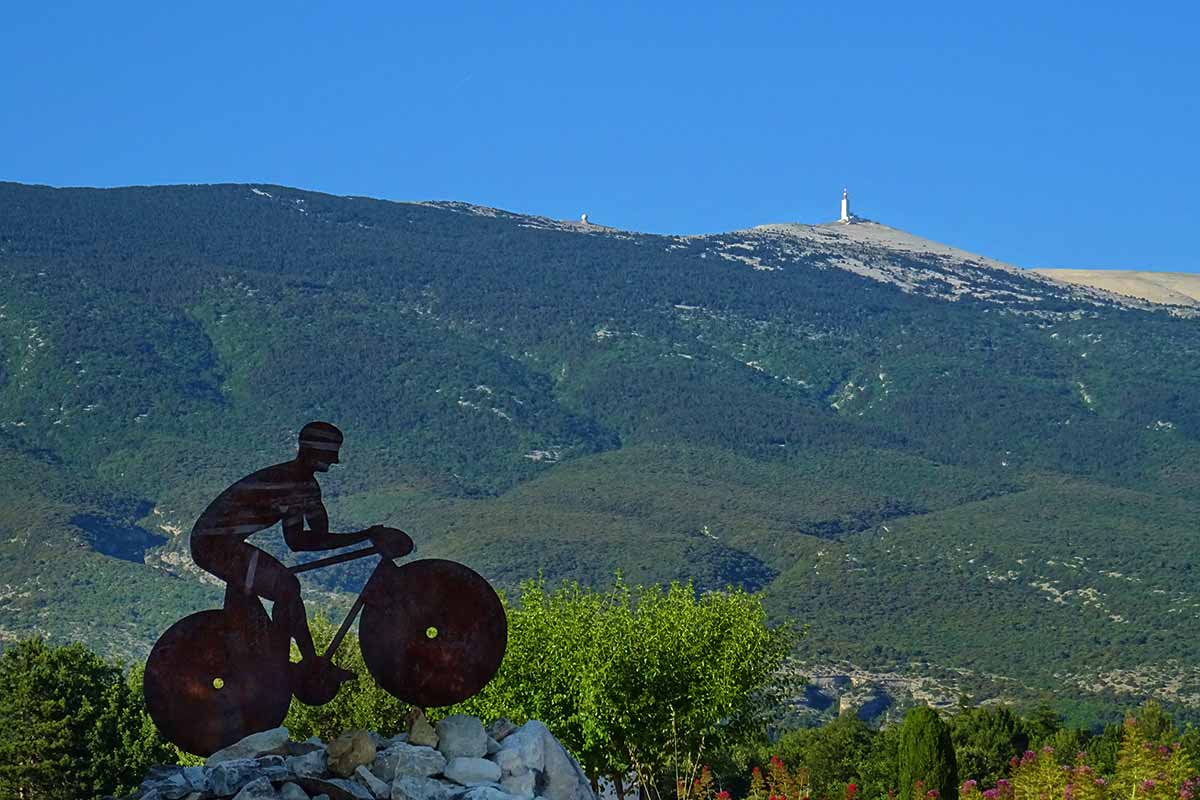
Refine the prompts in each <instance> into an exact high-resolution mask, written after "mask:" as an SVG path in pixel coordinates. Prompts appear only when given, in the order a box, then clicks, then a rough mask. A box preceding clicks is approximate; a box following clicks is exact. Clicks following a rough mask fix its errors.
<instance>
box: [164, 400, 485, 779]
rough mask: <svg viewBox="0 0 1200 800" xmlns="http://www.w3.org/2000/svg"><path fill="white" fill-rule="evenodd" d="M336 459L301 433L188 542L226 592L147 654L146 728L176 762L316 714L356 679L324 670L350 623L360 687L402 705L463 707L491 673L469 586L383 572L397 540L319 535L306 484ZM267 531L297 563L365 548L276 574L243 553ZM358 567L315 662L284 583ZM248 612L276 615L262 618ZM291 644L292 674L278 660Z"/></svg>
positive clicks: (458, 569)
mask: <svg viewBox="0 0 1200 800" xmlns="http://www.w3.org/2000/svg"><path fill="white" fill-rule="evenodd" d="M341 445H342V433H341V431H339V430H338V429H337V428H336V427H334V426H333V425H331V424H329V423H328V422H310V423H309V424H307V425H305V426H304V428H303V429H301V431H300V447H299V452H298V453H297V455H296V458H294V459H293V460H291V461H286V462H284V463H282V464H276V465H274V466H271V467H267V468H265V469H261V470H259V471H257V472H255V473H253V474H251V475H247V476H246V477H245V478H242V479H241V480H239V481H237V482H236V483H234V484H233V485H232V486H230V487H229V488H228V489H226V490H225V491H223V492H221V494H220V495H218V496H217V499H215V500H213V501H212V503H210V504H209V506H208V508H207V509H205V511H204V513H203V514H201V515H200V519H199V520H197V522H196V525H195V527H193V528H192V536H191V548H192V557H193V558H194V559H195V561H196V564H198V565H199V566H200V567H201V568H203V569H204V570H206V571H208V572H210V573H212V574H213V575H215V576H217V577H218V578H221V579H222V580H223V581H225V584H226V587H225V602H224V607H223V608H221V609H219V610H211V611H200V612H197V613H195V614H192V615H190V616H187V617H184V618H183V619H181V620H180V621H179V622H176V623H175V624H174V625H172V626H171V627H170V628H168V629H167V631H166V632H165V633H164V634H163V635H162V636H161V637H159V640H158V641H157V642H156V643H155V645H154V648H153V650H151V652H150V657H149V659H148V660H147V662H146V676H145V681H144V691H145V696H146V708H147V710H148V711H149V712H150V716H151V718H152V719H153V720H154V723H155V724H156V725H157V726H158V729H159V731H161V732H162V734H163V736H165V737H166V738H167V739H169V740H170V741H172V742H174V743H175V744H177V745H178V746H179V747H180V748H182V749H184V750H186V751H188V752H191V753H195V754H197V755H205V756H206V755H210V754H212V753H213V752H216V751H217V750H219V749H221V748H222V747H226V746H228V745H230V744H232V743H234V742H236V741H238V740H239V739H241V738H242V737H244V736H246V735H248V734H250V733H254V732H256V731H261V730H267V729H269V728H273V727H276V726H278V725H279V724H280V723H281V722H282V721H283V718H284V717H285V716H286V715H287V709H288V705H289V704H290V702H291V699H292V696H293V695H294V696H295V697H296V698H297V699H298V700H300V701H301V702H303V703H307V704H309V705H323V704H324V703H328V702H329V701H330V700H332V699H333V698H334V696H336V695H337V692H338V690H339V688H340V687H341V685H342V684H343V683H345V682H346V681H348V680H354V678H355V677H356V676H355V675H354V673H352V672H349V671H347V670H344V669H342V668H340V667H338V666H336V665H335V664H334V663H333V662H332V660H331V659H332V657H333V655H334V654H335V653H336V652H337V649H338V647H339V646H340V645H341V643H342V640H343V639H344V638H345V636H346V634H347V632H348V631H349V630H350V626H351V625H352V624H353V622H354V620H355V618H357V617H358V615H359V614H360V613H361V614H362V621H361V622H360V624H359V644H360V646H361V648H362V654H363V661H364V662H365V663H366V665H367V669H368V670H369V671H370V673H371V676H372V677H373V678H374V679H375V681H376V682H377V683H378V684H379V685H380V686H381V687H383V689H384V690H386V691H387V692H389V693H390V694H392V695H394V696H395V697H397V698H399V699H401V700H404V701H406V702H409V703H412V704H413V705H416V706H421V707H429V706H442V705H450V704H452V703H457V702H460V701H462V700H465V699H466V698H468V697H471V696H472V695H474V694H475V693H477V692H478V691H479V690H480V689H482V688H483V687H484V685H486V684H487V682H488V681H489V680H491V677H492V676H493V675H494V674H495V673H496V670H497V669H498V668H499V666H500V662H501V660H502V659H503V658H504V649H505V646H506V644H507V637H508V626H507V621H506V619H505V616H504V609H503V606H501V604H500V599H499V597H497V595H496V592H495V591H494V590H493V589H492V587H491V586H490V585H489V584H488V583H487V581H486V580H484V579H483V578H482V577H481V576H480V575H478V574H477V573H476V572H474V571H473V570H471V569H469V568H468V567H466V566H464V565H462V564H458V563H456V562H453V561H445V560H442V559H424V560H420V561H411V562H408V563H406V564H404V565H403V566H397V565H396V564H394V563H393V559H396V558H402V557H404V556H406V555H409V554H410V553H411V552H412V551H413V549H414V548H413V541H412V539H411V538H409V536H408V534H406V533H405V532H404V531H401V530H398V529H396V528H388V527H385V526H382V525H373V526H371V527H370V528H367V529H366V530H362V531H357V532H354V533H330V531H329V517H328V515H327V514H326V512H325V506H324V505H323V504H322V502H321V488H320V486H319V485H318V484H317V481H316V473H318V472H327V471H328V470H329V467H330V465H332V464H337V463H339V459H338V452H339V450H340V449H341ZM276 523H282V526H283V538H284V541H285V542H286V543H287V545H288V547H290V548H291V549H292V550H295V551H312V550H331V549H335V548H341V547H346V546H349V545H354V544H360V543H362V542H366V541H370V542H371V546H370V547H366V548H361V549H358V550H353V551H351V552H348V553H341V554H338V555H334V556H329V557H327V558H323V559H318V560H316V561H310V562H308V563H304V564H299V565H297V566H294V567H286V566H284V565H283V564H282V563H280V562H279V561H278V560H277V559H275V558H274V557H272V556H271V555H269V554H268V553H266V552H264V551H262V550H259V549H258V548H257V547H254V546H253V545H251V544H250V543H249V542H248V541H247V539H248V538H249V537H250V536H252V535H253V534H255V533H257V532H259V531H262V530H264V529H267V528H270V527H272V526H274V525H275V524H276ZM370 555H381V556H383V558H382V559H381V560H380V562H379V564H378V565H377V566H376V567H375V570H374V571H373V572H372V573H371V577H370V578H369V579H368V580H367V583H366V585H365V586H364V588H363V590H362V592H361V593H360V594H359V596H358V597H357V598H356V599H355V601H354V605H353V606H352V607H351V609H350V612H349V614H347V615H346V619H345V620H344V621H343V622H342V625H341V627H340V628H339V629H338V632H337V634H336V635H335V636H334V638H333V641H332V642H330V644H329V647H328V648H327V649H326V651H325V652H324V653H323V654H321V655H318V654H317V652H316V648H315V647H314V645H313V640H312V634H311V633H310V632H309V629H308V619H307V616H306V614H305V609H304V601H303V600H302V599H301V597H300V582H299V580H297V578H296V574H297V573H300V572H305V571H308V570H312V569H319V568H321V567H327V566H330V565H332V564H338V563H342V562H344V561H349V560H352V559H355V558H362V557H364V556H370ZM260 598H265V599H267V600H271V601H272V602H273V603H274V605H273V607H272V614H271V616H270V617H268V616H267V613H266V610H265V609H264V608H263V605H262V601H261V600H260ZM293 639H294V640H295V642H296V646H297V648H298V649H299V651H300V656H301V660H300V661H299V662H292V661H291V660H290V650H291V641H292V640H293Z"/></svg>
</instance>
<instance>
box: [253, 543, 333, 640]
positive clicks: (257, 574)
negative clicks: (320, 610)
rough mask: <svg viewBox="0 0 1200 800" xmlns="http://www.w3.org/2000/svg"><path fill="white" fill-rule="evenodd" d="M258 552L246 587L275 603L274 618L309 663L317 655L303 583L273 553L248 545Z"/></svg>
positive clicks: (255, 554) (254, 556)
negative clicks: (294, 641) (302, 588)
mask: <svg viewBox="0 0 1200 800" xmlns="http://www.w3.org/2000/svg"><path fill="white" fill-rule="evenodd" d="M246 547H248V548H249V549H250V550H252V551H254V552H253V553H252V554H251V555H250V559H249V561H248V563H247V565H246V575H245V578H244V580H245V583H246V585H247V586H249V587H252V588H251V591H253V592H254V594H256V595H258V596H259V597H265V598H266V599H268V600H270V601H272V602H273V603H274V604H275V607H274V608H273V609H272V611H271V617H272V618H273V619H274V621H275V624H276V625H279V626H282V627H283V628H284V630H286V631H287V632H288V634H289V635H290V636H291V637H292V638H293V639H295V640H296V646H297V647H298V648H300V657H301V658H302V659H303V660H305V661H307V660H309V659H310V658H314V657H315V656H316V654H317V651H316V647H315V646H314V645H313V639H312V633H311V632H310V631H309V630H308V615H307V613H306V612H305V610H304V600H303V599H302V598H301V597H300V581H299V580H297V578H296V576H295V575H293V574H292V573H291V572H289V571H288V568H287V567H285V566H284V565H283V564H281V563H279V561H277V560H276V559H275V558H274V557H273V556H271V555H270V554H269V553H265V552H263V551H262V550H259V549H258V548H256V547H252V546H250V545H246Z"/></svg>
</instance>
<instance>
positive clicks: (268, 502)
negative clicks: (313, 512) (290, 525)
mask: <svg viewBox="0 0 1200 800" xmlns="http://www.w3.org/2000/svg"><path fill="white" fill-rule="evenodd" d="M320 505H321V487H320V486H319V485H318V484H317V481H316V479H315V478H314V477H313V476H312V473H311V472H310V471H307V470H305V469H304V468H303V467H301V466H300V465H299V464H297V463H296V462H294V461H288V462H286V463H283V464H276V465H275V466H272V467H267V468H265V469H260V470H258V471H257V472H255V473H253V474H251V475H247V476H246V477H244V478H242V479H241V480H239V481H238V482H237V483H235V484H233V485H232V486H230V487H229V488H228V489H226V490H225V491H223V492H221V494H219V495H217V499H215V500H213V501H212V502H211V503H209V505H208V508H206V509H205V510H204V513H203V514H201V515H200V519H198V520H196V524H195V526H194V527H193V528H192V536H193V538H194V537H197V536H201V537H204V538H205V539H209V540H211V539H216V538H220V539H222V540H225V539H228V540H236V541H241V540H244V539H246V538H247V537H248V536H250V535H252V534H254V533H256V532H258V531H261V530H263V529H264V528H269V527H271V526H272V525H274V524H275V523H277V522H279V521H280V520H281V519H283V518H284V517H285V516H288V515H292V514H297V513H303V512H304V511H306V510H308V509H310V508H314V507H319V506H320Z"/></svg>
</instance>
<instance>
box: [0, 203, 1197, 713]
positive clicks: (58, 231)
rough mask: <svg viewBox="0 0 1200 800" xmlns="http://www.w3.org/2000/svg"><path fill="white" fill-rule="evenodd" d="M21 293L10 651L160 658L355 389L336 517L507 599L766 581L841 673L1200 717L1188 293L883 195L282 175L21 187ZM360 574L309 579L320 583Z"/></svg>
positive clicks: (4, 486)
mask: <svg viewBox="0 0 1200 800" xmlns="http://www.w3.org/2000/svg"><path fill="white" fill-rule="evenodd" d="M0 285H2V286H3V290H2V291H0V498H2V500H3V502H0V637H3V638H4V639H6V640H12V639H14V638H16V637H20V636H24V635H28V634H31V633H35V632H36V633H41V634H44V635H48V636H50V637H52V638H55V639H60V640H62V639H78V640H82V641H85V642H87V643H88V644H89V645H91V646H93V647H95V648H97V649H99V650H101V651H103V652H105V653H107V654H109V655H113V656H119V657H125V658H140V657H144V655H145V653H146V652H147V651H148V649H149V646H150V645H151V644H152V643H153V641H154V639H155V638H156V637H157V635H158V634H159V633H160V632H161V631H162V630H164V629H165V628H166V627H167V626H168V625H169V624H170V623H171V622H172V621H173V620H174V619H176V618H178V617H179V616H182V615H183V614H185V613H188V612H190V611H193V610H198V609H201V608H205V607H211V606H213V605H215V604H217V603H219V602H220V589H219V587H218V586H216V585H215V583H214V582H213V581H212V580H211V579H206V578H207V576H204V575H202V574H200V573H199V572H198V570H197V568H195V567H194V565H192V564H191V560H190V556H189V555H188V548H187V533H188V531H189V530H190V528H191V525H192V523H193V522H194V521H195V518H196V517H197V516H198V515H199V513H200V512H201V511H202V510H203V509H204V507H205V506H206V504H207V503H208V502H209V501H210V500H211V499H212V498H213V497H215V496H216V494H217V493H218V492H220V491H221V490H222V489H223V488H225V486H227V485H228V484H230V483H231V482H232V481H234V480H236V479H237V478H239V477H241V476H243V475H245V474H248V473H249V472H251V471H253V470H255V469H257V468H260V467H263V466H266V465H268V464H272V463H276V462H279V461H283V460H286V459H288V458H290V457H291V456H292V455H293V454H294V448H295V437H296V433H297V431H298V430H299V428H300V427H301V426H302V425H303V424H304V423H305V422H308V421H309V420H312V419H326V420H329V421H331V422H334V423H335V424H337V425H339V426H340V427H341V428H342V430H344V431H345V433H346V443H345V446H344V449H343V451H342V455H341V461H342V463H341V464H340V465H339V466H337V467H335V468H334V469H333V471H331V472H330V473H329V474H327V475H324V476H322V477H321V484H322V487H323V491H324V494H325V500H326V505H327V507H328V509H329V512H330V518H331V520H332V524H333V527H334V529H336V530H353V529H357V528H361V527H365V526H367V525H370V524H372V523H384V524H390V525H395V526H398V527H402V528H404V529H405V530H406V531H408V532H409V533H410V534H412V536H413V538H414V539H415V540H416V541H417V543H418V547H419V553H418V555H420V556H437V557H447V558H454V559H457V560H460V561H463V562H464V563H467V564H468V565H470V566H472V567H473V568H475V569H477V570H478V571H480V572H481V573H483V574H484V575H486V576H487V577H488V578H489V579H491V580H493V581H494V582H496V583H497V584H498V585H500V586H501V587H502V588H503V587H511V586H513V585H514V584H516V583H517V582H519V581H521V580H523V579H527V578H530V577H533V576H536V575H538V574H542V575H544V576H545V578H546V579H547V580H550V581H558V580H560V579H569V580H579V581H583V582H587V583H592V584H603V583H606V582H608V581H611V580H612V577H613V575H614V574H615V573H616V572H618V571H619V572H620V573H621V574H622V575H623V576H624V577H625V578H626V579H628V580H630V581H634V582H648V581H671V580H692V581H694V582H695V584H696V586H697V588H698V589H700V590H702V591H708V590H716V589H720V588H722V587H724V586H727V585H735V586H741V587H745V588H748V589H752V590H756V591H757V590H761V591H763V592H764V593H765V596H766V598H767V602H768V604H769V607H770V609H771V610H772V613H773V614H775V615H776V617H777V618H779V619H782V618H785V617H790V618H793V619H795V620H797V621H798V622H799V623H801V624H803V625H806V626H807V629H808V633H807V636H806V637H805V638H804V640H803V643H802V645H801V649H800V651H799V652H798V653H797V658H798V660H799V661H800V662H801V663H802V664H803V665H804V668H805V669H808V670H809V672H810V674H813V675H820V676H825V678H828V676H830V675H835V674H836V675H851V674H854V675H858V676H860V677H861V680H860V681H859V683H860V684H862V685H866V684H869V683H870V682H871V681H872V680H874V681H875V682H876V683H880V684H883V683H888V682H889V681H890V683H888V685H889V686H894V685H899V684H902V683H904V681H905V680H908V681H909V683H910V684H912V685H916V684H918V683H920V682H921V681H926V680H928V681H933V682H934V683H936V687H935V688H934V689H929V688H928V687H926V688H924V689H920V690H919V691H921V692H925V693H926V694H929V695H930V696H933V695H937V696H939V697H940V698H941V699H942V700H945V701H947V702H952V701H953V699H954V698H955V697H956V696H957V695H959V694H963V695H969V696H971V697H972V699H973V700H974V701H977V702H978V701H983V700H988V699H1013V700H1019V701H1021V702H1025V703H1033V702H1037V701H1039V700H1046V701H1048V702H1052V703H1054V704H1056V705H1057V707H1059V708H1060V709H1062V710H1063V711H1064V712H1065V713H1069V714H1071V715H1072V716H1073V718H1075V719H1078V720H1081V721H1088V722H1091V721H1096V720H1099V719H1108V718H1111V717H1112V715H1113V714H1116V713H1119V709H1122V708H1126V707H1129V706H1130V705H1132V704H1133V703H1135V702H1137V701H1138V700H1140V699H1142V698H1144V697H1149V696H1158V697H1159V698H1160V699H1162V700H1163V701H1164V703H1165V704H1166V705H1167V706H1168V707H1169V708H1171V709H1172V710H1173V711H1174V712H1175V713H1177V714H1178V715H1180V716H1181V717H1184V718H1188V717H1192V718H1196V717H1197V716H1198V715H1200V675H1198V674H1197V672H1196V670H1195V669H1194V667H1193V666H1192V665H1194V664H1196V663H1197V662H1198V661H1200V643H1198V642H1197V640H1196V637H1195V636H1194V632H1195V630H1196V625H1197V618H1200V595H1198V593H1197V590H1196V589H1195V581H1196V577H1197V569H1196V567H1195V562H1196V558H1197V553H1198V552H1200V550H1198V548H1197V543H1198V542H1197V536H1198V534H1197V529H1196V525H1195V520H1196V519H1197V512H1200V502H1197V489H1198V488H1200V458H1198V456H1200V443H1198V439H1200V359H1198V358H1197V356H1198V354H1200V330H1198V329H1197V324H1198V322H1197V320H1196V319H1195V318H1194V310H1193V309H1191V308H1189V307H1188V306H1186V305H1183V304H1173V305H1165V306H1164V305H1159V304H1156V303H1152V302H1149V301H1148V300H1144V299H1137V298H1134V297H1128V296H1122V295H1117V294H1112V293H1109V292H1107V291H1104V290H1103V288H1099V289H1097V288H1088V287H1083V286H1077V285H1074V284H1072V283H1070V282H1064V281H1060V280H1056V279H1052V278H1051V277H1047V276H1044V275H1040V274H1037V273H1034V272H1031V271H1025V270H1021V269H1019V268H1017V267H1014V266H1011V265H1007V264H1002V263H1000V262H997V261H994V260H991V259H988V258H986V257H983V256H978V255H973V254H971V253H967V252H964V251H962V250H958V249H956V248H953V247H950V246H947V245H942V244H938V243H934V242H929V241H927V240H924V239H921V238H919V237H917V236H914V235H911V234H908V233H905V232H903V231H898V230H896V229H893V228H890V227H888V226H886V225H883V224H880V223H876V222H870V221H867V220H858V221H855V222H854V223H852V224H838V223H830V224H825V225H801V224H797V223H780V224H770V225H764V226H761V227H756V228H751V229H747V230H742V231H733V232H729V233H722V234H714V235H705V236H662V235H649V234H639V233H634V232H629V231H623V230H619V229H614V228H607V227H602V226H599V225H584V224H581V223H577V222H562V221H558V220H551V219H547V218H543V217H535V216H527V215H520V214H514V213H509V212H505V211H500V210H496V209H488V208H480V207H476V206H471V205H467V204H463V203H457V202H430V203H396V202H387V201H378V200H371V199H367V198H359V197H336V196H330V195H324V194H319V193H314V192H307V191H302V190H297V189H291V188H287V187H279V186H267V185H253V186H250V185H214V186H163V187H132V188H123V189H109V190H95V189H53V188H49V187H43V186H28V185H21V184H12V183H0ZM253 541H254V542H255V543H256V544H259V545H260V546H262V547H264V548H266V549H269V550H271V551H272V552H275V553H276V554H278V555H280V557H281V558H283V559H284V560H285V561H286V562H288V563H296V561H297V556H295V555H294V554H291V553H287V552H286V548H285V547H284V545H283V542H282V540H281V537H280V536H279V535H278V534H277V533H264V534H261V535H259V536H257V537H255V539H254V540H253ZM311 557H312V556H308V555H305V556H303V558H311ZM369 569H370V565H368V564H366V563H364V562H354V563H351V564H345V565H341V566H338V567H334V568H331V569H328V570H322V571H320V572H316V573H306V575H305V578H304V583H305V586H306V591H307V592H309V593H310V595H311V597H313V601H312V603H311V604H312V605H314V606H316V605H322V604H324V605H327V606H330V607H337V606H344V605H345V604H346V603H347V601H348V600H347V599H348V597H349V596H350V595H349V594H348V593H352V592H354V591H356V590H357V589H358V588H360V587H361V585H362V582H363V580H364V578H365V576H366V575H367V573H368V572H369ZM872 675H873V676H876V677H875V678H870V677H869V676H872ZM864 676H867V677H864ZM906 676H907V678H906ZM922 685H923V684H922ZM860 694H869V692H865V693H864V692H860ZM836 705H837V703H836V702H835V703H834V706H835V707H836Z"/></svg>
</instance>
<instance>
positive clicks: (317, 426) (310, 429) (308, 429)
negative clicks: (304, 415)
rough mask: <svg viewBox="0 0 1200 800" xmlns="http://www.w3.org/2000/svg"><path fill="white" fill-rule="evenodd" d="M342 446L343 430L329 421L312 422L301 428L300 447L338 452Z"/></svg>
mask: <svg viewBox="0 0 1200 800" xmlns="http://www.w3.org/2000/svg"><path fill="white" fill-rule="evenodd" d="M341 446H342V432H341V431H339V430H338V429H337V428H336V427H335V426H333V425H330V424H329V423H328V422H310V423H308V424H307V425H305V426H304V427H303V428H301V429H300V447H301V449H304V450H324V451H327V452H334V453H336V452H337V451H338V450H339V449H341Z"/></svg>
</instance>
